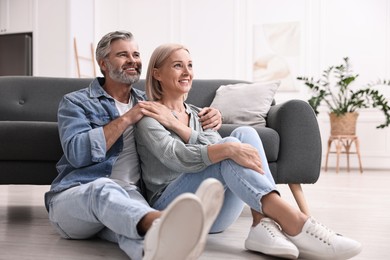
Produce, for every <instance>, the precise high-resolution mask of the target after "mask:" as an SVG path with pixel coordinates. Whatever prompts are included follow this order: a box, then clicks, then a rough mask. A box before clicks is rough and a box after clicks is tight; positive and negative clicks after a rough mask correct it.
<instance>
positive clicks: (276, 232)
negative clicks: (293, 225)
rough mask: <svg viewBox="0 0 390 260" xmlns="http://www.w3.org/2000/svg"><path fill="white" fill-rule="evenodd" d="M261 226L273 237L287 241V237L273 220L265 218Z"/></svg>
mask: <svg viewBox="0 0 390 260" xmlns="http://www.w3.org/2000/svg"><path fill="white" fill-rule="evenodd" d="M260 224H261V225H262V226H263V227H264V228H265V229H266V230H267V231H268V232H269V233H270V234H271V236H273V237H280V238H284V239H287V238H286V236H285V235H283V233H282V232H281V229H280V227H279V226H278V224H277V223H276V222H275V221H273V220H272V219H268V218H263V219H262V220H261V222H260Z"/></svg>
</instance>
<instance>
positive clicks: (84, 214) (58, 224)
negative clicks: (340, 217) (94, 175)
mask: <svg viewBox="0 0 390 260" xmlns="http://www.w3.org/2000/svg"><path fill="white" fill-rule="evenodd" d="M151 211H154V209H152V208H151V207H150V206H149V204H148V203H147V201H146V200H145V199H144V197H143V196H142V195H141V194H140V192H139V190H138V188H137V186H135V185H128V186H125V187H121V186H120V185H118V184H117V183H116V182H114V181H113V180H111V179H109V178H99V179H97V180H95V181H93V182H90V183H87V184H83V185H80V186H76V187H73V188H70V189H68V190H65V191H63V192H61V193H59V194H57V195H55V196H54V197H53V198H52V200H51V203H50V205H49V218H50V221H51V223H52V225H53V226H54V227H55V228H56V230H57V231H58V233H60V235H61V236H62V237H63V238H67V239H87V238H91V237H93V236H98V237H100V238H102V239H105V240H108V241H111V242H114V243H118V244H119V246H120V248H121V249H122V250H123V251H125V252H126V254H127V255H128V256H129V257H130V258H131V259H134V260H138V259H142V250H143V237H142V236H140V235H139V234H138V232H137V224H138V222H139V221H140V219H141V218H142V217H143V216H145V215H146V214H147V213H148V212H151Z"/></svg>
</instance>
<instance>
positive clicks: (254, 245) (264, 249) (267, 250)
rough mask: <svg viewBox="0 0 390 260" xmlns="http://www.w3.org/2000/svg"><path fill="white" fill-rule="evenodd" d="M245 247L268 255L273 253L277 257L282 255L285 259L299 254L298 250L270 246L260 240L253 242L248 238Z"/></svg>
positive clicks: (295, 257)
mask: <svg viewBox="0 0 390 260" xmlns="http://www.w3.org/2000/svg"><path fill="white" fill-rule="evenodd" d="M245 248H246V249H248V250H251V251H255V252H259V253H262V254H266V255H272V256H276V257H281V258H285V259H297V258H298V254H299V253H297V250H293V249H291V250H289V249H287V248H285V247H283V248H276V247H272V248H271V247H269V246H264V245H261V244H260V243H258V242H251V241H248V240H245Z"/></svg>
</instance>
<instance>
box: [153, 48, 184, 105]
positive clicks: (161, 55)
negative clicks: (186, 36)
mask: <svg viewBox="0 0 390 260" xmlns="http://www.w3.org/2000/svg"><path fill="white" fill-rule="evenodd" d="M178 50H186V51H187V52H188V53H189V51H188V49H187V48H186V47H185V46H183V45H181V44H176V43H167V44H162V45H160V46H158V47H157V48H156V49H155V50H154V51H153V53H152V56H151V57H150V60H149V65H148V70H147V72H146V79H145V91H146V96H147V97H148V99H149V100H151V101H157V100H160V99H161V98H162V94H163V90H162V88H161V85H160V82H159V81H158V80H156V79H155V78H154V77H153V70H154V69H159V68H161V66H162V65H163V64H164V62H165V61H166V60H167V59H168V58H169V56H171V54H172V53H173V52H175V51H178Z"/></svg>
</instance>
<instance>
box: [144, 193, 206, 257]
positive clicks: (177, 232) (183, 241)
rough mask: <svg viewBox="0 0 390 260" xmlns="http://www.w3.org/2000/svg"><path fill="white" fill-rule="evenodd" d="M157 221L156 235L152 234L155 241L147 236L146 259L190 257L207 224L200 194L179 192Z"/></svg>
mask: <svg viewBox="0 0 390 260" xmlns="http://www.w3.org/2000/svg"><path fill="white" fill-rule="evenodd" d="M158 225H159V226H158V227H157V230H156V236H157V238H150V240H153V241H150V242H149V241H147V239H148V236H146V237H145V248H144V249H145V256H144V258H143V260H183V259H187V257H188V256H189V255H190V253H191V252H192V250H194V248H195V247H196V246H197V245H198V244H199V242H200V238H201V235H202V231H203V226H204V215H203V208H202V205H201V202H200V200H199V198H198V197H197V196H195V195H194V194H191V193H185V194H182V195H180V196H178V197H177V198H176V199H175V200H174V201H173V202H172V203H171V204H169V206H168V207H167V208H166V209H165V210H164V211H163V214H162V216H161V218H160V223H158ZM151 236H152V235H151ZM148 242H149V243H148ZM153 242H154V243H153Z"/></svg>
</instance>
